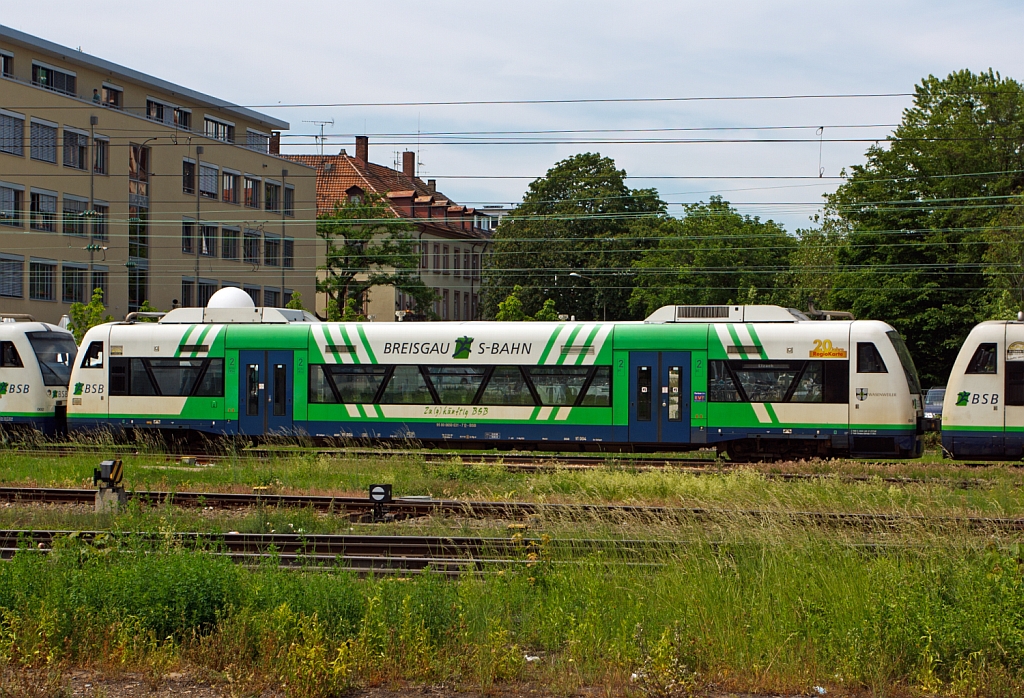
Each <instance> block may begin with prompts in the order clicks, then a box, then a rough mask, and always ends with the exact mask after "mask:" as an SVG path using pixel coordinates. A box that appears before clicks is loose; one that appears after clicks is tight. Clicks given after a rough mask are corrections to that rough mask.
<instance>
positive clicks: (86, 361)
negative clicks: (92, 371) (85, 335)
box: [82, 342, 103, 368]
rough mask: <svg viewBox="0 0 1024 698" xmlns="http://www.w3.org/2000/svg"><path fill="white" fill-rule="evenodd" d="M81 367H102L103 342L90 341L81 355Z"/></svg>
mask: <svg viewBox="0 0 1024 698" xmlns="http://www.w3.org/2000/svg"><path fill="white" fill-rule="evenodd" d="M82 368H103V342H90V343H89V348H88V349H86V350H85V356H83V357H82Z"/></svg>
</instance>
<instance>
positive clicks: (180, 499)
mask: <svg viewBox="0 0 1024 698" xmlns="http://www.w3.org/2000/svg"><path fill="white" fill-rule="evenodd" d="M126 495H127V497H128V499H129V500H132V501H138V502H140V503H143V504H152V505H161V504H169V505H173V506H180V507H193V508H194V507H205V508H211V509H246V508H253V507H273V508H307V509H314V510H316V511H321V512H329V513H334V514H338V515H343V516H349V517H350V518H352V519H354V520H364V521H366V520H373V519H372V515H373V513H374V503H373V502H371V501H370V500H369V499H364V498H361V497H333V496H328V495H283V494H267V493H254V494H239V493H228V492H158V491H135V492H127V493H126ZM95 496H96V492H95V490H84V489H82V490H74V489H56V488H33V487H0V501H3V502H11V503H23V504H27V503H45V504H82V505H91V504H93V503H94V502H95ZM384 511H385V514H386V519H385V520H398V519H410V518H421V517H429V516H444V517H462V518H473V519H511V520H523V519H530V518H552V519H563V520H593V519H602V520H612V521H616V520H618V521H628V520H632V521H637V520H643V521H682V520H698V521H709V522H710V521H714V520H722V519H736V518H743V519H749V520H750V521H751V522H764V521H771V520H779V519H786V520H788V521H789V522H791V523H793V524H798V525H819V526H839V527H851V528H862V529H895V528H899V527H901V526H906V525H918V526H929V527H941V528H960V529H970V530H992V531H1004V532H1019V531H1024V518H1012V517H986V516H925V515H911V514H867V513H849V512H822V511H773V510H764V509H722V508H708V507H668V506H642V505H628V504H552V503H544V502H511V501H508V502H504V501H465V500H454V499H432V498H426V497H424V498H420V497H406V498H398V499H395V500H394V501H393V502H391V503H389V504H387V505H385V510H384Z"/></svg>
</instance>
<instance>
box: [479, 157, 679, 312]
mask: <svg viewBox="0 0 1024 698" xmlns="http://www.w3.org/2000/svg"><path fill="white" fill-rule="evenodd" d="M625 177H626V173H625V172H624V171H622V170H618V169H616V168H615V162H614V161H613V160H611V159H610V158H604V157H601V156H600V155H599V154H597V153H583V154H580V155H575V156H573V157H570V158H567V159H565V160H562V161H561V162H558V163H556V164H555V165H554V167H552V168H551V169H550V170H548V172H547V174H546V175H545V176H544V177H542V178H540V179H538V180H535V181H534V182H532V183H531V184H530V188H529V191H528V192H527V193H526V195H525V196H524V197H523V201H522V203H521V204H520V205H519V206H518V207H517V208H516V210H515V211H514V213H513V214H512V215H510V216H508V217H506V218H505V219H504V220H503V221H502V222H501V224H500V225H499V226H498V229H497V230H496V231H495V233H494V238H493V240H494V242H493V246H492V251H491V254H490V255H488V256H487V258H486V259H487V265H488V268H487V271H486V274H485V278H484V283H483V292H484V298H483V312H484V316H485V317H489V318H493V317H496V316H497V313H498V311H499V308H498V306H499V304H500V303H501V302H502V299H505V298H507V297H508V296H509V294H510V293H512V292H513V291H514V289H515V287H516V286H519V287H520V288H521V289H522V291H521V293H520V294H518V298H519V300H520V301H521V302H522V306H523V308H522V310H523V313H524V314H525V315H530V316H532V315H534V314H535V313H537V312H538V311H539V310H541V308H542V306H543V303H544V300H545V299H551V300H553V301H554V302H555V304H556V305H557V306H558V308H559V309H560V310H561V311H562V312H563V313H566V314H571V315H575V316H576V317H577V318H580V319H591V318H602V317H604V316H605V314H606V315H607V318H608V319H609V320H627V319H631V318H633V317H634V315H635V313H634V312H633V311H632V310H631V309H630V307H629V290H630V288H631V287H632V285H633V278H634V272H633V262H634V261H635V260H636V259H638V257H639V255H640V254H641V252H642V251H643V249H644V248H646V247H648V246H649V243H648V242H647V240H646V238H645V236H646V235H647V234H648V229H649V227H648V225H647V223H646V221H648V219H651V220H658V219H660V218H661V217H662V216H664V213H665V203H664V202H663V201H661V200H660V199H659V198H658V196H657V193H656V192H655V191H654V190H653V189H630V188H629V187H627V186H626V183H625ZM573 272H575V273H577V274H581V275H582V276H585V277H586V278H582V277H571V276H570V273H573Z"/></svg>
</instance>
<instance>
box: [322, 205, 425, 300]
mask: <svg viewBox="0 0 1024 698" xmlns="http://www.w3.org/2000/svg"><path fill="white" fill-rule="evenodd" d="M411 230H412V228H411V226H410V225H409V224H408V223H406V222H405V221H402V220H400V219H398V218H395V217H394V216H393V215H392V213H391V210H390V209H389V208H388V206H387V205H386V204H385V203H384V201H383V200H382V199H381V197H380V196H377V195H375V194H366V195H365V196H364V197H363V198H362V199H360V200H358V201H346V202H343V203H342V202H339V203H335V205H334V209H333V210H332V211H331V212H330V213H329V214H324V215H320V216H318V217H317V224H316V234H317V236H318V237H320V238H321V239H322V240H324V242H325V243H326V245H327V250H326V254H325V258H324V259H325V261H324V264H323V265H322V266H320V267H318V269H320V270H322V271H323V272H324V274H323V276H322V278H320V279H318V280H317V284H316V290H317V291H319V292H321V293H325V294H327V315H328V319H329V320H338V319H341V318H342V317H344V316H346V315H347V314H348V309H349V308H350V306H351V308H352V309H353V313H355V311H354V309H355V308H361V307H363V304H364V303H365V302H366V298H367V293H368V292H369V290H370V289H371V288H372V287H374V286H391V287H393V288H395V289H396V290H398V291H401V292H402V293H406V294H408V295H409V296H412V298H413V300H414V301H415V304H416V308H417V310H419V311H420V312H422V313H425V314H426V313H429V311H428V310H427V309H429V307H430V304H431V303H433V301H434V297H435V294H434V292H433V291H431V290H430V289H429V288H427V287H426V286H425V285H424V283H423V281H422V279H420V277H419V275H418V274H417V269H418V266H419V256H418V255H417V254H416V252H415V249H414V247H413V245H414V242H413V238H412V236H411V235H410V234H409V233H410V231H411ZM342 309H344V310H342ZM356 314H357V313H356Z"/></svg>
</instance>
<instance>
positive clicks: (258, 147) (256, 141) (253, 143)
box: [245, 129, 270, 153]
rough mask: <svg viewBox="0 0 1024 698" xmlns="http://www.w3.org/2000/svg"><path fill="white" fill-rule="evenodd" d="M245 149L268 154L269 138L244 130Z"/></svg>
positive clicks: (256, 132)
mask: <svg viewBox="0 0 1024 698" xmlns="http://www.w3.org/2000/svg"><path fill="white" fill-rule="evenodd" d="M245 147H246V148H249V149H250V150H255V151H257V152H260V153H269V152H270V136H269V135H267V134H266V133H260V132H259V131H252V130H249V129H246V131H245Z"/></svg>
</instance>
